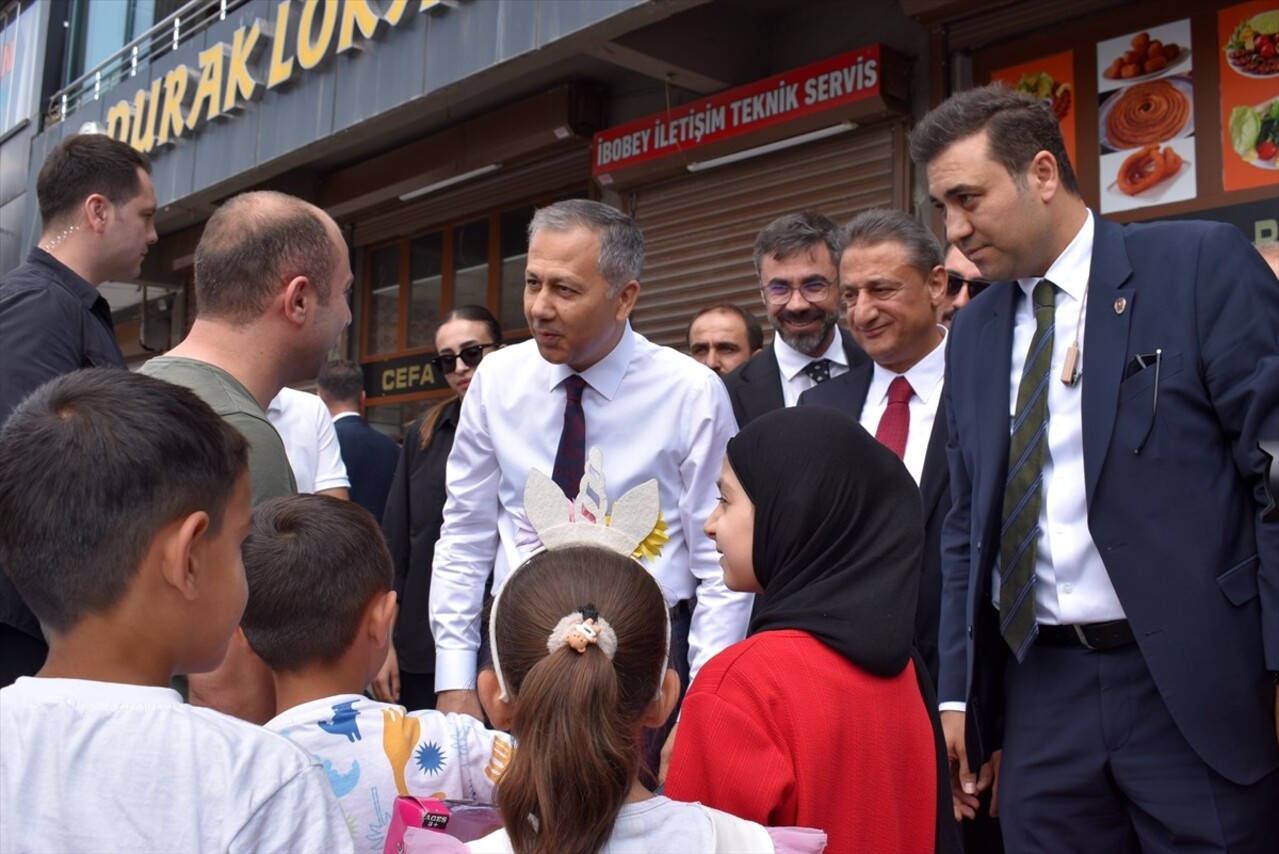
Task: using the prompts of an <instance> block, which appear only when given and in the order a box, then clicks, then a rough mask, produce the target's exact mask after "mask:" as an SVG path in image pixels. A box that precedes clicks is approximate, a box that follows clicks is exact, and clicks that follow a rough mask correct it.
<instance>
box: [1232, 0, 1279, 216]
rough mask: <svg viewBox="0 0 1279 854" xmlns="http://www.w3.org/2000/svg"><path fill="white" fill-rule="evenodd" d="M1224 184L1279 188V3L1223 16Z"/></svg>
mask: <svg viewBox="0 0 1279 854" xmlns="http://www.w3.org/2000/svg"><path fill="white" fill-rule="evenodd" d="M1217 35H1218V44H1219V45H1220V46H1221V53H1219V54H1218V56H1219V57H1220V59H1219V60H1218V61H1219V62H1220V65H1221V127H1222V145H1221V159H1222V166H1223V169H1222V186H1223V188H1224V189H1225V190H1227V191H1230V190H1245V189H1249V188H1251V187H1279V158H1277V157H1276V155H1279V2H1276V0H1253V2H1250V3H1241V4H1240V5H1238V6H1231V7H1230V8H1228V9H1222V10H1221V11H1220V12H1218V13H1217Z"/></svg>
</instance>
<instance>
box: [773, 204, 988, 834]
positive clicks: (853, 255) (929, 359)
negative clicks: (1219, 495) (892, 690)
mask: <svg viewBox="0 0 1279 854" xmlns="http://www.w3.org/2000/svg"><path fill="white" fill-rule="evenodd" d="M842 241H843V246H844V249H843V252H842V253H841V254H840V260H839V283H840V295H841V297H842V299H843V303H844V306H845V307H846V309H847V311H848V328H849V329H850V330H852V333H853V338H854V339H856V341H857V343H858V344H859V345H860V346H861V348H862V349H863V350H864V351H866V355H868V356H869V357H870V359H871V362H870V363H869V364H864V365H859V366H857V367H855V368H853V369H852V370H851V371H849V372H848V373H846V374H841V375H840V376H837V377H833V378H832V379H831V380H830V381H828V382H825V383H822V384H821V385H818V386H814V387H813V388H811V389H809V390H808V391H806V392H804V393H803V394H802V395H800V398H799V405H800V406H811V405H817V406H828V407H830V408H832V409H838V410H839V411H841V412H843V413H845V414H846V415H851V416H852V417H853V418H856V419H857V420H858V421H859V422H861V425H862V426H863V427H865V428H866V430H867V432H869V433H871V434H872V435H873V436H875V438H877V439H879V441H881V442H883V443H884V444H885V445H887V446H888V447H889V448H891V449H892V450H893V451H894V452H896V454H897V456H899V457H901V458H902V462H904V463H905V464H906V468H907V469H909V470H910V473H911V475H912V476H913V477H914V478H915V482H916V483H917V484H919V492H920V498H921V500H922V501H923V505H924V535H925V540H924V564H923V574H922V576H921V577H920V580H919V606H918V607H917V608H916V609H915V646H916V648H917V649H918V650H919V654H920V655H921V656H922V657H923V659H924V663H925V664H927V665H928V672H929V675H930V676H931V677H932V681H933V686H934V687H936V685H937V673H938V655H937V632H938V624H939V622H940V617H941V586H942V580H941V531H942V522H943V520H944V519H945V518H946V513H947V512H949V511H950V473H949V469H948V467H947V463H946V438H947V430H946V413H945V410H944V408H943V404H942V383H943V380H944V375H945V372H946V335H947V332H946V327H945V326H942V325H941V324H939V323H938V322H937V318H938V311H939V308H940V307H941V305H942V303H943V302H944V301H945V299H946V267H945V266H944V264H943V255H942V249H941V246H940V245H939V244H938V242H937V240H936V238H934V237H933V235H932V234H931V233H930V232H929V231H928V229H926V228H924V226H923V225H921V224H920V223H919V221H917V220H916V219H914V218H913V217H910V216H908V215H907V214H904V213H902V212H901V211H896V210H887V209H878V210H869V211H863V212H862V213H860V214H858V215H857V216H856V217H854V218H853V220H852V221H851V222H849V223H848V225H847V226H845V228H844V231H843V234H842ZM983 795H984V796H985V797H988V796H989V792H988V791H987V792H984V793H983ZM987 806H988V804H987V803H986V802H985V801H984V800H983V802H982V803H980V804H979V803H978V800H977V798H976V797H974V798H973V799H972V800H971V801H970V802H969V803H968V804H967V805H966V808H967V812H969V813H971V814H969V815H967V817H968V818H974V819H975V821H966V822H964V828H963V830H964V846H965V849H966V850H969V851H986V852H997V851H1001V850H1002V846H1001V844H1000V839H999V827H998V825H997V824H995V823H994V822H993V821H992V820H991V819H990V817H989V815H988V814H987Z"/></svg>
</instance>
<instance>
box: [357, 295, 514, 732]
mask: <svg viewBox="0 0 1279 854" xmlns="http://www.w3.org/2000/svg"><path fill="white" fill-rule="evenodd" d="M501 346H502V327H501V325H500V324H499V323H498V322H497V318H495V317H493V315H492V314H490V313H489V311H488V309H486V308H483V307H482V306H478V305H464V306H460V307H458V308H455V309H453V310H452V311H450V312H449V313H448V314H446V315H445V316H444V319H443V320H441V321H440V325H439V327H438V328H437V329H436V331H435V350H436V352H437V354H438V355H436V357H435V358H434V359H432V360H431V364H432V365H433V366H434V367H435V370H436V371H437V372H439V373H440V374H443V375H444V379H445V381H446V382H448V384H449V388H451V389H452V390H453V392H454V394H453V396H450V397H448V398H445V399H444V400H442V401H440V402H439V403H437V404H436V405H435V406H433V407H431V408H430V409H428V410H427V411H426V412H424V413H423V414H422V415H421V416H419V417H418V419H417V420H416V421H414V422H413V424H412V425H411V426H410V427H409V429H408V434H407V435H406V436H405V437H404V448H403V450H401V452H400V462H399V465H398V466H397V467H396V469H395V479H394V480H393V481H392V482H391V494H390V495H389V496H388V497H387V499H386V510H385V511H384V513H383V515H382V530H383V532H384V533H385V534H386V540H387V543H388V545H390V547H391V557H392V559H393V560H394V562H395V591H396V593H397V594H399V599H400V605H399V615H398V617H397V619H396V622H395V633H394V635H393V642H392V646H391V650H390V652H389V654H388V655H387V657H386V664H385V665H383V667H382V672H381V673H379V674H378V677H377V680H376V681H375V682H374V683H373V694H374V695H375V696H376V697H377V699H379V700H382V701H383V702H387V703H400V704H401V705H403V706H405V707H406V708H408V709H410V710H413V709H433V708H435V644H434V642H433V641H432V639H431V623H430V619H429V615H428V613H427V607H428V601H429V599H430V590H431V563H432V560H433V558H434V556H435V541H436V540H437V539H439V537H440V524H441V523H442V521H443V516H444V497H445V492H444V467H445V464H446V463H447V461H448V458H449V451H450V450H452V448H453V434H454V431H455V430H456V429H457V420H458V415H459V414H460V413H461V411H462V398H463V397H465V396H466V389H467V387H468V386H469V385H470V384H471V377H472V376H474V374H475V369H476V368H477V367H478V366H479V364H480V360H481V359H483V358H484V356H485V355H486V354H488V353H491V352H493V351H494V350H496V349H498V348H499V347H501Z"/></svg>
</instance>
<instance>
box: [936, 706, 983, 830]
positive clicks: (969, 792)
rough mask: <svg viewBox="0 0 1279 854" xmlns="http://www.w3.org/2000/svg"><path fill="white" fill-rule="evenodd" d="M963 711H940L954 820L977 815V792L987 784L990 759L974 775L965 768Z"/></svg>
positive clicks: (966, 766)
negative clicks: (978, 773) (948, 767)
mask: <svg viewBox="0 0 1279 854" xmlns="http://www.w3.org/2000/svg"><path fill="white" fill-rule="evenodd" d="M964 717H965V713H964V712H942V713H941V728H942V734H943V735H944V737H945V739H946V756H947V758H948V759H949V761H950V796H951V802H952V806H953V807H954V810H955V821H960V820H961V819H965V818H973V817H974V816H976V815H977V805H978V800H977V793H978V792H982V791H985V789H986V788H987V787H988V786H989V785H990V783H991V778H992V771H991V766H990V763H987V764H985V765H983V766H982V767H981V774H980V775H974V774H973V772H972V771H971V770H969V768H968V748H967V747H966V746H965V744H964Z"/></svg>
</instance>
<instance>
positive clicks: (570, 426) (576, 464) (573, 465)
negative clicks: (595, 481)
mask: <svg viewBox="0 0 1279 854" xmlns="http://www.w3.org/2000/svg"><path fill="white" fill-rule="evenodd" d="M585 388H586V380H584V379H582V378H581V377H580V376H579V375H577V374H573V375H572V376H570V377H569V378H568V379H566V380H564V394H565V397H564V430H563V431H562V432H561V433H560V448H559V451H557V452H556V454H555V470H554V472H553V473H552V475H551V480H553V481H555V483H556V485H557V486H559V488H560V489H562V490H564V495H565V496H567V497H568V499H569V500H570V501H572V500H573V499H574V498H576V497H577V493H578V492H579V491H581V488H582V474H583V473H584V472H585V470H586V413H584V412H583V411H582V391H583V390H584V389H585Z"/></svg>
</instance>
